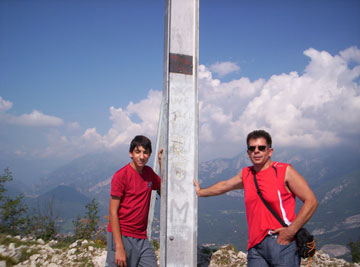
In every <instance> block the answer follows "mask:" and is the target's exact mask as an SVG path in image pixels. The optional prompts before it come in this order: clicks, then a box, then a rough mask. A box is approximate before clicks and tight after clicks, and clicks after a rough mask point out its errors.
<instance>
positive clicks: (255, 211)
mask: <svg viewBox="0 0 360 267" xmlns="http://www.w3.org/2000/svg"><path fill="white" fill-rule="evenodd" d="M288 165H289V164H286V163H279V162H272V164H271V167H269V168H267V169H266V170H263V171H260V172H258V173H256V180H257V182H258V185H259V189H260V191H261V193H262V195H263V197H264V199H265V200H266V201H267V202H268V203H269V204H270V206H271V207H272V209H273V210H274V211H275V212H276V213H277V214H279V215H280V217H281V218H282V219H283V221H284V222H285V223H286V224H288V225H290V224H291V222H292V221H294V219H295V218H296V213H295V195H294V194H293V193H289V192H288V191H287V189H286V187H285V181H284V179H285V172H286V168H287V166H288ZM242 179H243V184H244V194H245V207H246V217H247V222H248V228H249V229H248V235H249V241H248V250H249V249H250V248H252V247H254V246H255V245H257V244H259V243H260V242H261V241H262V240H263V239H264V238H265V236H266V235H267V234H268V232H269V230H274V229H277V228H281V227H282V226H281V224H280V223H279V222H278V220H277V219H276V218H275V217H274V216H273V215H272V214H271V212H270V211H269V210H268V209H267V208H266V206H265V205H264V203H263V202H262V201H261V199H260V197H259V195H258V194H257V191H256V187H255V184H254V173H253V167H246V168H244V169H243V170H242Z"/></svg>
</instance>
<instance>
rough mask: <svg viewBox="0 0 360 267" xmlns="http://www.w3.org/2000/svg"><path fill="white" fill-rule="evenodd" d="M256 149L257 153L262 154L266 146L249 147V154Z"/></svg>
mask: <svg viewBox="0 0 360 267" xmlns="http://www.w3.org/2000/svg"><path fill="white" fill-rule="evenodd" d="M256 148H258V149H259V151H262V152H264V151H265V149H266V148H267V146H249V147H248V150H249V151H251V152H254V151H255V149H256Z"/></svg>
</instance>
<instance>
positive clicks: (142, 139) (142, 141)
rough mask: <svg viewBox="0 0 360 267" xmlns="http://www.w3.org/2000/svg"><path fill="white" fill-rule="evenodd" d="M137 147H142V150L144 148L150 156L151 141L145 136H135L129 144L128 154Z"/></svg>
mask: <svg viewBox="0 0 360 267" xmlns="http://www.w3.org/2000/svg"><path fill="white" fill-rule="evenodd" d="M138 146H142V147H143V148H145V150H147V151H149V153H150V154H151V152H152V149H151V141H150V139H149V138H147V137H146V136H143V135H137V136H135V137H134V139H133V140H132V141H131V143H130V148H129V152H133V151H134V149H135V148H136V147H138Z"/></svg>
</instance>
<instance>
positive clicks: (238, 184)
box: [194, 172, 244, 197]
mask: <svg viewBox="0 0 360 267" xmlns="http://www.w3.org/2000/svg"><path fill="white" fill-rule="evenodd" d="M194 185H195V190H196V194H197V195H198V196H199V197H211V196H218V195H221V194H224V193H226V192H229V191H231V190H235V189H243V188H244V185H243V181H242V176H241V172H239V173H238V174H237V175H235V176H234V177H232V178H230V179H228V180H225V181H221V182H218V183H216V184H213V185H212V186H209V187H207V188H201V187H200V185H199V183H198V182H197V181H195V180H194Z"/></svg>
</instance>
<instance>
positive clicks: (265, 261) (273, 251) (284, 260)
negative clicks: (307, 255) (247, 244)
mask: <svg viewBox="0 0 360 267" xmlns="http://www.w3.org/2000/svg"><path fill="white" fill-rule="evenodd" d="M277 237H278V236H277V235H268V236H266V237H265V238H264V239H263V241H261V243H259V244H257V245H256V246H255V247H252V248H251V249H249V251H248V267H266V266H271V267H275V266H276V267H298V266H300V256H299V254H298V253H297V248H296V242H295V241H293V242H291V243H290V244H288V245H281V244H279V243H278V242H277Z"/></svg>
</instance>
